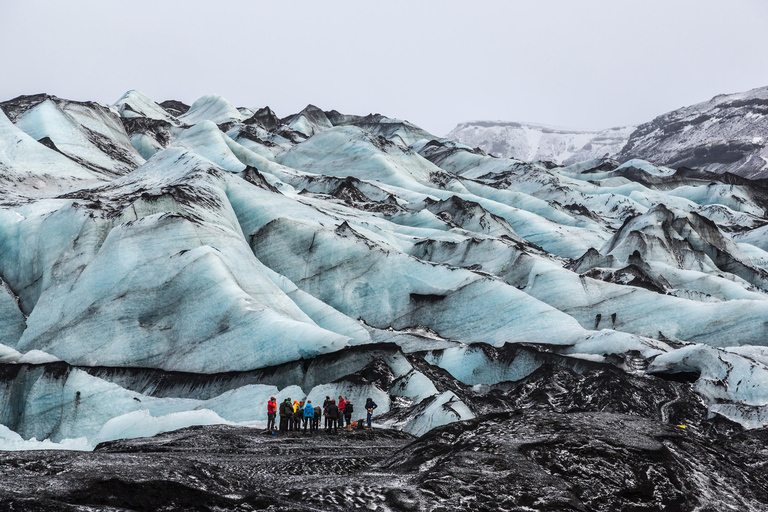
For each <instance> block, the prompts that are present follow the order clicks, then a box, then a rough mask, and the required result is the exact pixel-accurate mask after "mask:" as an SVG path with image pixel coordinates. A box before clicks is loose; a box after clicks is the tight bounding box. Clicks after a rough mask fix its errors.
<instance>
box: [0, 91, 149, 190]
mask: <svg viewBox="0 0 768 512" xmlns="http://www.w3.org/2000/svg"><path fill="white" fill-rule="evenodd" d="M0 108H2V109H3V110H4V111H5V113H6V114H7V115H8V117H9V118H10V119H11V120H12V121H13V123H14V124H15V125H16V126H17V127H18V128H19V129H21V130H22V131H23V132H25V133H26V134H27V135H29V136H30V137H32V138H33V139H35V140H37V141H40V142H42V143H43V144H47V145H48V146H49V147H50V148H52V149H55V150H56V151H58V152H60V153H62V154H63V155H65V156H67V157H68V158H70V159H72V160H73V161H74V162H76V163H78V164H80V165H81V166H83V167H85V168H87V169H89V170H91V171H94V172H96V173H98V174H102V175H104V176H105V178H109V179H111V178H114V177H116V176H118V175H123V174H127V173H129V172H131V171H132V170H134V169H135V168H136V167H138V166H139V165H141V164H142V163H143V162H144V159H143V158H142V157H141V155H139V153H138V152H137V151H136V149H134V147H133V146H132V145H131V142H130V140H129V138H128V135H127V133H126V131H125V128H124V126H123V123H122V122H121V120H120V117H119V116H118V115H117V114H116V113H115V112H114V111H113V110H110V109H109V108H107V107H104V106H102V105H99V104H97V103H90V102H88V103H83V102H75V101H68V100H62V99H60V98H57V97H55V96H47V95H38V96H27V97H20V98H16V99H14V100H11V101H7V102H4V103H2V104H0Z"/></svg>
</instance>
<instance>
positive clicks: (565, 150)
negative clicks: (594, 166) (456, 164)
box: [446, 121, 635, 165]
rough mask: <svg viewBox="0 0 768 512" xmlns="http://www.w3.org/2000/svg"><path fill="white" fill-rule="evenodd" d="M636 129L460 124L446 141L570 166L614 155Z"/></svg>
mask: <svg viewBox="0 0 768 512" xmlns="http://www.w3.org/2000/svg"><path fill="white" fill-rule="evenodd" d="M634 129H635V127H634V126H624V127H620V128H610V129H608V130H598V131H591V130H573V129H569V128H562V127H558V126H547V125H543V124H536V123H515V122H505V121H469V122H466V123H459V124H458V125H457V126H456V128H454V129H453V130H451V132H450V133H449V134H448V135H446V138H448V139H453V140H455V141H458V142H461V143H462V144H466V145H468V146H471V147H473V148H474V147H479V148H480V149H482V150H483V151H485V152H487V153H490V154H492V155H495V156H503V157H506V158H515V159H518V160H524V161H526V162H532V161H549V162H554V163H556V164H565V165H568V164H572V163H576V162H581V161H582V160H589V159H590V158H602V157H606V156H613V155H615V154H616V153H618V152H619V151H620V150H621V149H622V148H623V147H624V144H626V142H627V139H628V138H629V135H630V134H631V133H632V132H633V131H634Z"/></svg>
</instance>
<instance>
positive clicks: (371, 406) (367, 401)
mask: <svg viewBox="0 0 768 512" xmlns="http://www.w3.org/2000/svg"><path fill="white" fill-rule="evenodd" d="M377 407H378V405H376V402H374V401H373V400H371V399H370V398H366V399H365V410H366V412H367V413H368V416H367V417H366V420H367V423H368V427H367V428H366V429H367V430H370V429H371V418H372V417H373V410H374V409H375V408H377Z"/></svg>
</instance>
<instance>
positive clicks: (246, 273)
mask: <svg viewBox="0 0 768 512" xmlns="http://www.w3.org/2000/svg"><path fill="white" fill-rule="evenodd" d="M0 108H1V110H0V170H1V171H2V176H0V178H2V180H1V181H0V193H1V194H2V208H0V278H2V285H3V287H2V290H0V369H2V373H3V376H2V379H0V424H2V425H3V427H2V428H3V430H2V431H0V436H1V437H2V442H0V447H6V448H8V449H11V448H13V447H21V448H24V447H37V446H39V447H45V446H54V445H52V444H50V443H59V444H55V446H62V447H65V446H69V447H75V448H78V449H82V448H88V447H93V446H95V444H96V443H98V442H101V441H107V440H113V439H117V438H124V437H136V436H145V435H154V434H158V433H162V432H166V431H168V430H170V429H175V428H180V427H182V426H188V425H195V424H211V423H233V424H235V423H236V424H245V425H251V426H262V425H263V422H264V421H265V420H266V411H265V409H264V403H265V402H266V399H267V398H268V397H270V396H276V397H278V398H279V399H283V398H285V397H291V398H294V399H304V398H308V399H311V400H312V401H313V403H318V402H322V400H323V399H324V397H325V396H326V395H328V396H333V397H336V396H339V395H342V396H345V397H347V398H349V399H350V400H351V401H352V403H353V404H355V406H356V413H355V414H356V415H357V414H358V413H359V414H360V415H362V414H363V411H362V404H363V403H364V402H365V399H366V398H368V397H371V398H373V399H374V400H375V401H377V403H378V404H379V409H378V410H377V415H376V417H375V422H377V424H379V425H388V426H392V427H395V428H399V429H402V430H405V431H407V432H410V433H413V434H416V435H422V434H424V433H426V432H427V431H429V430H430V429H432V428H434V427H437V426H440V425H444V424H446V423H449V422H453V421H461V420H467V419H471V418H473V417H475V416H477V415H479V413H480V412H481V407H480V406H479V405H477V403H475V402H473V399H474V398H476V396H477V395H473V393H483V392H484V391H483V390H488V389H491V388H494V387H498V386H501V387H504V386H508V385H510V384H509V383H514V382H519V381H521V380H522V379H526V378H529V377H530V376H531V375H535V374H536V373H535V372H537V371H540V370H539V369H540V368H542V367H545V365H550V364H556V365H560V366H561V367H566V366H567V367H568V368H576V369H577V370H578V369H583V368H587V367H589V368H591V366H589V365H605V366H610V365H615V366H618V367H619V368H621V369H622V371H626V372H628V373H632V374H633V375H634V374H652V375H655V376H660V377H662V378H667V377H669V376H671V375H672V376H674V375H677V376H678V377H679V376H683V377H684V378H687V379H692V381H693V382H695V390H696V392H697V393H698V394H699V396H700V397H701V399H702V400H704V401H705V402H706V404H707V405H708V406H709V413H710V414H712V415H716V414H717V415H721V416H722V417H725V418H729V419H731V420H734V421H737V422H741V423H743V424H744V425H746V426H749V427H754V426H758V425H759V424H760V423H762V421H763V419H764V418H766V416H767V413H766V412H765V408H766V407H768V382H766V375H768V374H766V372H765V365H766V364H767V363H768V355H766V354H768V352H766V349H765V348H764V347H765V346H766V345H768V339H766V337H765V318H766V317H767V316H768V292H767V291H766V290H768V271H766V268H768V245H767V244H766V243H765V242H764V238H765V237H764V234H765V229H766V228H765V225H766V220H765V218H766V208H768V194H767V193H766V192H765V189H764V188H763V186H762V185H761V184H760V183H758V182H751V181H749V180H745V179H742V178H737V177H733V176H726V177H722V176H719V175H717V174H713V173H711V172H706V171H696V170H692V169H678V170H675V169H672V168H669V167H664V166H657V165H654V164H652V163H650V162H648V161H645V160H639V159H631V160H627V161H626V162H625V163H623V164H622V165H619V163H618V162H616V161H613V160H610V159H604V158H592V157H594V156H602V155H592V154H591V153H590V154H589V155H586V156H589V157H590V158H591V159H589V160H587V161H583V162H573V163H572V164H571V165H568V166H565V167H563V166H553V165H550V164H547V165H545V164H539V163H528V162H524V161H521V160H516V159H508V158H496V157H492V156H489V155H487V154H486V153H484V152H483V151H482V150H478V149H472V148H471V147H469V146H466V145H463V144H460V143H456V142H453V141H451V140H448V139H441V138H438V137H434V136H432V135H431V134H429V133H427V132H426V131H424V130H422V129H420V128H419V127H417V126H415V125H413V124H411V123H409V122H408V121H404V120H397V119H389V118H386V117H384V116H381V115H378V114H372V115H369V116H353V115H345V114H341V113H339V112H336V111H323V110H321V109H319V108H318V107H315V106H312V105H310V106H308V107H307V108H305V109H304V110H302V111H301V112H299V113H297V114H294V115H291V116H287V117H285V118H282V119H281V118H279V117H277V115H276V114H275V113H274V112H273V111H272V110H271V109H269V108H268V107H264V108H251V107H247V108H245V107H243V108H235V107H234V106H233V105H231V104H230V103H229V102H227V101H226V100H225V99H223V98H221V97H219V96H205V97H203V98H201V99H199V100H198V101H196V102H194V103H193V104H192V106H191V107H186V105H183V104H181V103H180V102H174V101H166V102H162V103H157V102H155V101H153V100H151V99H150V98H148V97H146V96H145V95H143V94H141V93H139V92H137V91H129V92H128V93H126V95H124V96H123V97H122V98H121V99H120V100H118V102H117V103H115V105H113V106H111V107H106V106H101V105H98V104H95V103H80V102H70V101H66V100H62V99H60V98H56V97H52V96H46V95H39V96H29V97H20V98H16V99H14V100H11V101H8V102H5V103H0ZM622 133H623V132H622ZM622 136H623V135H622ZM553 144H554V143H553ZM542 154H543V153H542ZM576 154H578V152H574V155H576ZM540 156H541V155H540ZM531 158H533V157H531ZM537 158H538V157H537ZM563 159H565V158H563ZM571 160H572V159H571ZM571 160H569V163H570V162H571ZM355 419H358V418H355ZM37 440H47V441H43V442H42V443H43V444H39V443H41V441H37ZM45 443H49V444H45Z"/></svg>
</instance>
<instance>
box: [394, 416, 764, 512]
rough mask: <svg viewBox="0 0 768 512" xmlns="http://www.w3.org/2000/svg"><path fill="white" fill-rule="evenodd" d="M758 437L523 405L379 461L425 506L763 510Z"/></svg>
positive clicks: (444, 430)
mask: <svg viewBox="0 0 768 512" xmlns="http://www.w3.org/2000/svg"><path fill="white" fill-rule="evenodd" d="M766 440H768V431H757V432H755V431H752V432H749V433H744V434H740V435H738V436H735V437H734V438H732V439H727V440H724V441H723V442H721V443H710V442H708V441H707V440H706V439H705V438H702V437H700V436H699V435H698V434H696V433H694V432H692V431H690V430H687V429H683V428H680V427H676V426H671V425H663V424H660V423H658V422H655V421H650V420H643V419H638V418H634V417H630V416H624V415H620V414H609V413H571V414H557V413H551V412H543V411H534V410H525V411H518V412H510V413H502V414H495V415H489V416H484V417H481V418H478V419H475V420H471V421H466V422H461V423H454V424H451V425H446V426H444V427H440V428H437V429H435V430H433V431H431V432H429V433H428V434H426V435H425V436H423V437H421V438H420V439H419V440H417V441H415V442H414V443H412V444H410V445H408V446H407V447H405V448H404V449H403V450H401V451H400V452H399V453H397V454H395V455H394V456H392V457H391V458H390V459H389V460H388V461H386V462H385V463H384V464H383V465H382V467H383V469H387V470H391V471H397V472H399V473H401V474H405V475H411V476H412V478H413V480H411V485H415V486H416V487H417V488H418V490H419V492H420V494H421V496H422V497H423V499H424V500H425V501H426V502H428V503H430V505H431V507H435V506H437V508H428V509H430V510H435V509H438V510H456V511H458V510H546V511H563V510H581V511H586V510H601V511H602V510H605V511H614V510H634V511H645V510H648V511H650V510H675V511H688V510H691V511H692V510H711V511H715V510H726V509H729V510H766V507H768V486H767V485H766V483H765V479H764V478H762V475H761V472H762V470H763V469H764V466H765V456H766V455H768V450H766V449H765V448H764V447H763V446H761V444H763V443H765V441H766ZM755 447H759V448H757V451H753V450H754V448H755ZM441 506H442V507H444V508H440V507H441Z"/></svg>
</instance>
